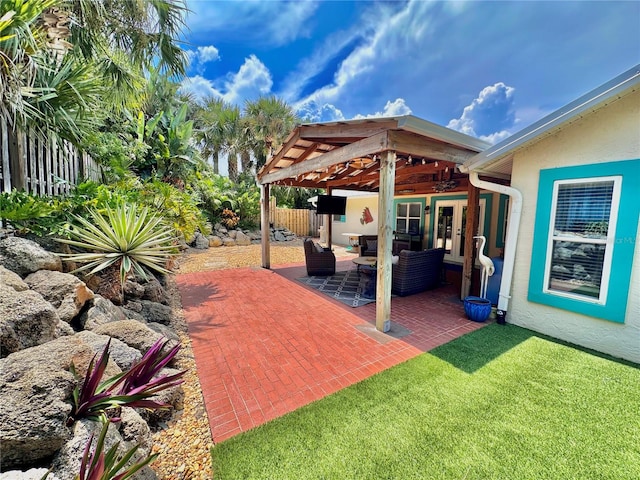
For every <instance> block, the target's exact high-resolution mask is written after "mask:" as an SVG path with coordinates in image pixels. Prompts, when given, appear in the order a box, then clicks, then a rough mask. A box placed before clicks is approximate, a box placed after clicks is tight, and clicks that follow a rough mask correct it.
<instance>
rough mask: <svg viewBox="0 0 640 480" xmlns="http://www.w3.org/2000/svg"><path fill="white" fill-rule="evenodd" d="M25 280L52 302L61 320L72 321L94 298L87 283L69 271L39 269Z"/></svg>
mask: <svg viewBox="0 0 640 480" xmlns="http://www.w3.org/2000/svg"><path fill="white" fill-rule="evenodd" d="M24 281H25V282H26V283H27V285H29V287H30V288H31V289H32V290H34V291H36V292H38V293H39V294H40V295H42V297H43V298H44V299H45V300H46V301H48V302H49V303H51V305H53V306H54V307H55V309H56V312H57V313H58V316H59V317H60V320H62V321H65V322H67V323H71V321H72V320H73V319H74V318H75V317H76V316H77V315H78V314H79V313H80V310H81V309H82V307H83V306H84V304H85V303H87V302H88V301H89V300H92V299H93V298H94V294H93V292H92V291H91V290H89V289H88V288H87V286H86V285H85V283H84V282H81V281H80V280H79V279H78V278H77V277H75V276H73V275H71V274H69V273H62V272H52V271H49V270H39V271H37V272H35V273H32V274H30V275H28V276H27V277H26V278H25V279H24Z"/></svg>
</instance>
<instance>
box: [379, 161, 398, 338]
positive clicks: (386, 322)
mask: <svg viewBox="0 0 640 480" xmlns="http://www.w3.org/2000/svg"><path fill="white" fill-rule="evenodd" d="M395 177H396V152H395V151H393V150H388V151H385V152H383V153H382V154H381V155H380V190H379V192H378V272H377V279H376V280H377V286H376V329H378V330H379V331H381V332H388V331H389V330H390V328H391V250H392V245H393V230H394V228H393V196H394V192H395V183H396V178H395Z"/></svg>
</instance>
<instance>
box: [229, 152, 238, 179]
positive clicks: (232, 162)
mask: <svg viewBox="0 0 640 480" xmlns="http://www.w3.org/2000/svg"><path fill="white" fill-rule="evenodd" d="M229 179H230V180H232V181H234V182H236V181H237V180H238V154H237V153H235V152H232V153H230V154H229Z"/></svg>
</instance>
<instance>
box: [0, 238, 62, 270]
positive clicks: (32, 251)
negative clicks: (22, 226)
mask: <svg viewBox="0 0 640 480" xmlns="http://www.w3.org/2000/svg"><path fill="white" fill-rule="evenodd" d="M0 265H3V266H4V267H6V268H8V269H9V270H11V271H12V272H15V273H17V274H18V275H20V276H21V277H25V276H27V275H29V274H30V273H33V272H37V271H38V270H54V271H58V272H61V271H62V261H61V260H60V257H59V256H58V255H56V254H55V253H51V252H48V251H46V250H45V249H43V248H42V247H41V246H40V245H38V244H37V243H36V242H33V241H31V240H27V239H26V238H20V237H8V238H5V239H3V240H0Z"/></svg>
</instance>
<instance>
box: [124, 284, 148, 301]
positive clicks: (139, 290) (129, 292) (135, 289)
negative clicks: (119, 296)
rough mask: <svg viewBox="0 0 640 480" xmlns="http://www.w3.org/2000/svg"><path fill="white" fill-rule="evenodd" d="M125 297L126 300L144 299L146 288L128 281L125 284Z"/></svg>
mask: <svg viewBox="0 0 640 480" xmlns="http://www.w3.org/2000/svg"><path fill="white" fill-rule="evenodd" d="M124 295H125V297H126V298H129V299H131V298H142V296H143V295H144V287H143V286H142V285H140V284H139V283H138V282H134V281H131V280H127V281H126V282H125V284H124Z"/></svg>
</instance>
